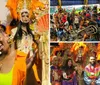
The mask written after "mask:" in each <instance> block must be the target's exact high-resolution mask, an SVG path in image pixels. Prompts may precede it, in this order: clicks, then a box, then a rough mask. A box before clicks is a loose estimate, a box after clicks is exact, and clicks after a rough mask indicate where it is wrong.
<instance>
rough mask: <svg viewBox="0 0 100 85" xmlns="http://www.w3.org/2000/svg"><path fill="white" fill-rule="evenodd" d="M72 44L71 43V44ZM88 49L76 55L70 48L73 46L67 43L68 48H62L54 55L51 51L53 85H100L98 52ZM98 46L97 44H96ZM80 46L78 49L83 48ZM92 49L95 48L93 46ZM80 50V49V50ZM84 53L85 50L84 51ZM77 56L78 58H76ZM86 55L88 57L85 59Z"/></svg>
mask: <svg viewBox="0 0 100 85" xmlns="http://www.w3.org/2000/svg"><path fill="white" fill-rule="evenodd" d="M70 45H71V44H70ZM88 46H89V49H88V51H87V52H86V53H85V55H83V54H81V55H80V54H78V52H77V55H75V53H73V52H71V50H68V49H70V48H72V46H69V47H68V45H67V48H66V47H65V48H66V49H60V50H58V49H57V51H56V52H54V53H55V55H54V54H53V55H52V52H53V51H54V50H53V49H54V48H55V47H54V48H53V49H52V52H51V74H50V76H51V85H99V84H100V63H99V60H98V59H97V55H96V53H95V52H94V51H93V50H92V51H90V45H88ZM95 46H96V45H95ZM82 49H83V48H82V47H80V49H78V50H82ZM92 49H95V48H94V47H93V46H92ZM79 52H80V51H79ZM82 53H83V51H82ZM75 56H76V58H74V57H75ZM85 56H87V57H86V59H85Z"/></svg>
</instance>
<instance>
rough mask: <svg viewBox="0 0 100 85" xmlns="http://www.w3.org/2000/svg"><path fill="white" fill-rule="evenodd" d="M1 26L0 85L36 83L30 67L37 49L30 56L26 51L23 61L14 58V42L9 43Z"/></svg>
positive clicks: (33, 84)
mask: <svg viewBox="0 0 100 85" xmlns="http://www.w3.org/2000/svg"><path fill="white" fill-rule="evenodd" d="M2 26H3V25H0V52H1V55H0V85H37V82H36V79H35V77H34V71H33V69H32V66H33V65H34V63H35V62H34V61H35V60H36V57H35V56H36V54H37V51H34V52H33V54H34V55H32V56H31V57H30V53H28V55H27V58H26V59H25V61H24V62H25V63H23V62H19V61H17V60H15V57H16V50H15V47H14V46H15V44H14V42H13V43H11V45H10V44H9V42H8V39H9V37H8V36H7V34H6V33H5V31H4V28H3V27H2ZM5 79H7V80H6V82H5V81H4V80H5ZM30 79H31V80H30Z"/></svg>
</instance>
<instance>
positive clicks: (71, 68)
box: [62, 58, 75, 74]
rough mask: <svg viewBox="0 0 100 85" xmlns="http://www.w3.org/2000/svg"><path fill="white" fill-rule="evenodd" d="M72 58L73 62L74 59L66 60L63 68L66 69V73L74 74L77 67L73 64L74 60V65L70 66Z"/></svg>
mask: <svg viewBox="0 0 100 85" xmlns="http://www.w3.org/2000/svg"><path fill="white" fill-rule="evenodd" d="M70 60H71V62H72V59H70V58H68V59H67V60H66V62H65V65H64V66H63V68H62V70H64V71H65V72H66V74H72V73H73V72H74V71H75V69H74V68H75V67H74V66H73V62H72V65H71V66H70V67H69V66H68V62H69V61H70Z"/></svg>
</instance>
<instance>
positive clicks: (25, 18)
mask: <svg viewBox="0 0 100 85" xmlns="http://www.w3.org/2000/svg"><path fill="white" fill-rule="evenodd" d="M21 21H22V22H23V23H29V21H30V18H29V13H28V12H22V13H21Z"/></svg>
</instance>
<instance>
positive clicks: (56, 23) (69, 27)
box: [50, 6, 100, 41]
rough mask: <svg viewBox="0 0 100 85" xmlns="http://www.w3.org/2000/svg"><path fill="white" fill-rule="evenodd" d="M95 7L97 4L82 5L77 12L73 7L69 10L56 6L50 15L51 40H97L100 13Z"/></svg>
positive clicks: (99, 32) (99, 31)
mask: <svg viewBox="0 0 100 85" xmlns="http://www.w3.org/2000/svg"><path fill="white" fill-rule="evenodd" d="M97 9H98V8H97V6H94V7H93V8H92V7H90V6H83V8H82V11H80V12H79V13H77V12H76V11H77V9H75V8H73V10H72V11H71V12H67V11H66V9H63V8H58V11H56V12H55V13H54V14H51V15H50V24H51V25H50V34H51V35H50V38H51V41H99V40H100V38H99V36H100V30H99V27H100V13H98V12H97ZM92 25H93V26H94V27H92V28H91V26H92ZM90 30H92V31H90ZM94 30H96V31H94Z"/></svg>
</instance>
